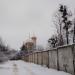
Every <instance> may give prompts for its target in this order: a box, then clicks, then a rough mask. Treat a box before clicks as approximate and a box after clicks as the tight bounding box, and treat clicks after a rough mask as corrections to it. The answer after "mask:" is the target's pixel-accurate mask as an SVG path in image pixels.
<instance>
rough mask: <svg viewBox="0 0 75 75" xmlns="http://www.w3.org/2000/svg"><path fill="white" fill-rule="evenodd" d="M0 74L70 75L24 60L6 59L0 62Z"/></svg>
mask: <svg viewBox="0 0 75 75" xmlns="http://www.w3.org/2000/svg"><path fill="white" fill-rule="evenodd" d="M0 75H70V74H68V73H65V72H61V71H56V70H53V69H48V68H44V67H41V66H40V65H35V64H32V63H26V62H24V61H8V62H6V63H4V64H0Z"/></svg>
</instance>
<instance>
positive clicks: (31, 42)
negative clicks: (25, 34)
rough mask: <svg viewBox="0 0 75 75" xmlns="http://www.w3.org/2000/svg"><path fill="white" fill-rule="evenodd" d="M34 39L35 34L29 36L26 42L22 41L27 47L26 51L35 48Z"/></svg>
mask: <svg viewBox="0 0 75 75" xmlns="http://www.w3.org/2000/svg"><path fill="white" fill-rule="evenodd" d="M36 40H37V38H36V37H35V36H33V37H31V38H29V39H28V40H27V41H26V42H24V45H25V47H26V48H27V51H28V52H33V51H34V50H36Z"/></svg>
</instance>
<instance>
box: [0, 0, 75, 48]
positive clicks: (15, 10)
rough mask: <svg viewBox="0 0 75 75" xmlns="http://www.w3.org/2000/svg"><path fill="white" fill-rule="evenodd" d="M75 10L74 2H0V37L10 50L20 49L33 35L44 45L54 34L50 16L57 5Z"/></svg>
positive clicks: (10, 0)
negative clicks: (63, 5) (64, 5)
mask: <svg viewBox="0 0 75 75" xmlns="http://www.w3.org/2000/svg"><path fill="white" fill-rule="evenodd" d="M61 3H63V4H66V5H67V6H68V7H69V8H70V9H73V10H74V8H75V0H0V36H1V37H2V38H3V40H4V41H5V43H7V44H8V45H10V46H11V47H12V48H16V49H18V48H20V46H21V45H22V43H23V41H24V40H26V39H27V38H28V36H29V33H30V34H31V36H32V35H33V33H34V34H35V35H36V36H37V39H38V40H37V41H38V44H42V45H46V43H47V40H48V38H49V37H50V36H51V35H52V34H53V33H54V31H55V30H54V26H53V25H52V22H51V21H52V20H51V19H52V15H53V13H54V12H55V11H56V10H57V8H58V7H59V4H61Z"/></svg>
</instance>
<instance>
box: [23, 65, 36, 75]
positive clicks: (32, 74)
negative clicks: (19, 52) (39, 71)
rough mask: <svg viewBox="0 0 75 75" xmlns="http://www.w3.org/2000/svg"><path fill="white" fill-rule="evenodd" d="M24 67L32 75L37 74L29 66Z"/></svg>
mask: <svg viewBox="0 0 75 75" xmlns="http://www.w3.org/2000/svg"><path fill="white" fill-rule="evenodd" d="M24 69H25V70H27V71H28V72H29V74H30V75H36V74H35V73H34V72H32V70H31V69H29V68H28V67H26V66H24Z"/></svg>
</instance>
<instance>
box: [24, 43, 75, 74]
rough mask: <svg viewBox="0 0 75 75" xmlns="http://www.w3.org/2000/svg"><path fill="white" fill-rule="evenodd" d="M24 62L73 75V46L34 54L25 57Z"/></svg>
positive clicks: (74, 46) (74, 69) (74, 56)
mask: <svg viewBox="0 0 75 75" xmlns="http://www.w3.org/2000/svg"><path fill="white" fill-rule="evenodd" d="M27 59H28V60H27ZM24 60H26V61H28V62H31V63H35V64H39V65H42V66H46V67H48V68H53V69H57V70H61V71H65V72H68V73H71V74H72V75H75V44H73V45H69V46H63V47H58V48H56V49H52V50H47V51H41V52H34V53H32V54H29V55H27V56H26V57H25V59H24Z"/></svg>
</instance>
